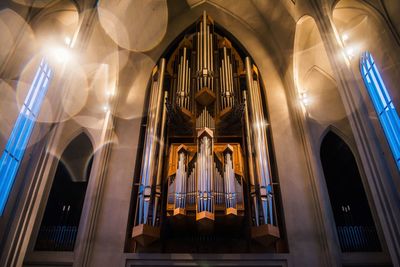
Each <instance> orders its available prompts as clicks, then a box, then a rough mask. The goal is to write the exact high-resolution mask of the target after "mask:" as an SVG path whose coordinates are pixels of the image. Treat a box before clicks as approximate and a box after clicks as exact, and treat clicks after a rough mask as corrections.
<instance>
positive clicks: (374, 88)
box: [360, 52, 400, 169]
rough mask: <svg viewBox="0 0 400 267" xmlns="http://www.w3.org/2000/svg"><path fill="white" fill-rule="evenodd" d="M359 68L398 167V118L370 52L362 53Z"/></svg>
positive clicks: (399, 162) (399, 136)
mask: <svg viewBox="0 0 400 267" xmlns="http://www.w3.org/2000/svg"><path fill="white" fill-rule="evenodd" d="M360 69H361V73H362V76H363V79H364V83H365V86H366V87H367V90H368V93H369V95H370V97H371V99H372V103H373V104H374V107H375V111H376V113H377V114H378V118H379V121H380V122H381V125H382V128H383V130H384V132H385V135H386V138H387V140H388V142H389V145H390V148H391V150H392V153H393V156H394V158H395V160H396V164H397V168H398V169H400V119H399V115H398V114H397V111H396V108H395V107H394V105H393V102H392V99H391V98H390V95H389V93H388V91H387V89H386V86H385V83H384V82H383V80H382V78H381V75H380V74H379V71H378V68H377V67H376V64H375V62H374V59H373V58H372V55H371V53H369V52H365V53H363V55H362V56H361V60H360Z"/></svg>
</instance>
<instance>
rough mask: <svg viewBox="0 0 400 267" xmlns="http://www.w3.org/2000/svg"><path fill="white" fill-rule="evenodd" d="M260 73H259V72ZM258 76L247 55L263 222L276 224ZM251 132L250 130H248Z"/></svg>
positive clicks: (247, 74) (251, 125)
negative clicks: (254, 73)
mask: <svg viewBox="0 0 400 267" xmlns="http://www.w3.org/2000/svg"><path fill="white" fill-rule="evenodd" d="M257 75H258V74H257ZM258 82H259V81H258V77H256V79H254V78H253V66H252V64H251V62H250V58H248V57H246V84H247V88H248V92H249V101H248V102H249V103H252V105H250V121H247V122H246V123H248V124H250V126H249V127H248V128H250V129H251V130H250V131H252V133H253V134H252V137H253V144H254V148H255V160H254V161H255V162H254V163H255V166H256V173H257V175H256V177H257V183H258V186H259V194H260V198H261V206H262V211H263V214H262V215H263V216H262V217H263V224H275V223H276V222H275V216H274V204H273V191H272V184H271V183H272V182H271V174H270V166H269V156H268V141H267V134H266V129H265V127H266V122H265V117H264V113H263V108H262V104H261V94H260V88H259V84H258ZM248 134H249V132H248Z"/></svg>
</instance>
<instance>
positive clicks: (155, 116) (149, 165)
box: [137, 58, 165, 224]
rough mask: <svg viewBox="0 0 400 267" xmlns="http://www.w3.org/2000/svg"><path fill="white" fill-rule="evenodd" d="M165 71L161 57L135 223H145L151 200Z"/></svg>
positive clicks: (147, 134)
mask: <svg viewBox="0 0 400 267" xmlns="http://www.w3.org/2000/svg"><path fill="white" fill-rule="evenodd" d="M164 71H165V59H163V58H162V59H161V61H160V66H159V70H158V72H157V80H156V81H154V80H153V86H152V91H151V97H150V106H149V112H148V127H147V131H146V137H145V148H144V155H143V160H142V171H141V175H140V186H139V203H138V204H139V207H138V211H139V213H138V216H137V224H147V223H148V221H147V220H148V215H149V207H150V201H151V193H152V192H151V191H152V186H153V178H154V173H155V167H156V165H155V164H156V162H155V158H156V153H157V144H156V140H157V139H158V133H159V127H160V109H161V108H162V106H163V105H161V103H162V92H163V81H164Z"/></svg>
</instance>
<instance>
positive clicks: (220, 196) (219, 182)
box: [214, 163, 225, 205]
mask: <svg viewBox="0 0 400 267" xmlns="http://www.w3.org/2000/svg"><path fill="white" fill-rule="evenodd" d="M214 188H215V190H214V196H215V204H217V205H221V204H223V203H224V202H225V196H224V192H225V190H224V178H223V177H222V175H221V174H220V173H219V171H218V169H217V165H216V163H214Z"/></svg>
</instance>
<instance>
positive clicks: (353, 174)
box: [320, 132, 381, 252]
mask: <svg viewBox="0 0 400 267" xmlns="http://www.w3.org/2000/svg"><path fill="white" fill-rule="evenodd" d="M320 153H321V162H322V167H323V170H324V175H325V180H326V185H327V187H328V193H329V199H330V202H331V206H332V211H333V215H334V217H335V223H336V228H337V233H338V237H339V241H340V246H341V249H342V251H343V252H351V251H380V250H381V246H380V243H379V238H378V236H377V232H376V228H375V224H374V221H373V219H372V215H371V211H370V208H369V205H368V200H367V197H366V194H365V190H364V187H363V184H362V181H361V176H360V172H359V170H358V167H357V163H356V160H355V158H354V155H353V153H352V152H351V150H350V148H349V147H348V146H347V144H346V143H345V142H344V141H343V140H342V139H341V138H340V137H339V136H337V135H336V134H335V133H333V132H328V134H327V135H326V136H325V138H324V139H323V141H322V144H321V151H320Z"/></svg>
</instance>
